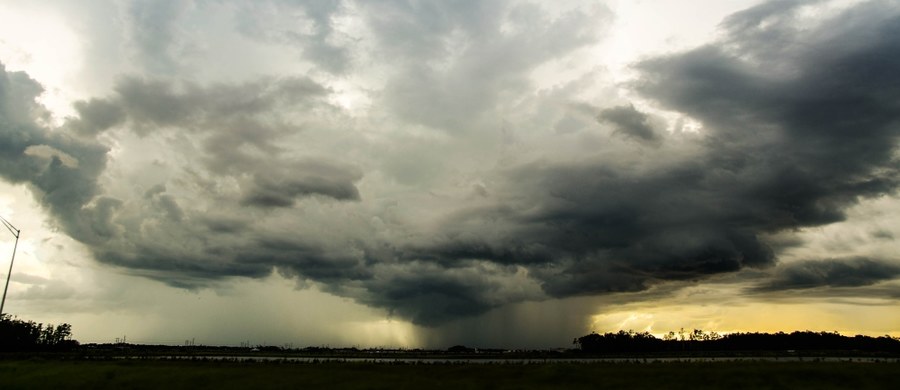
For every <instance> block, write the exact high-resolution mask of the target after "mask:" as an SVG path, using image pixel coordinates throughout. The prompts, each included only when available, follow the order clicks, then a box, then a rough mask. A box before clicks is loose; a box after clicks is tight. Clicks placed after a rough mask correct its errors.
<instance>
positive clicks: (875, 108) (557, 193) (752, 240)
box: [431, 2, 900, 296]
mask: <svg viewBox="0 0 900 390" xmlns="http://www.w3.org/2000/svg"><path fill="white" fill-rule="evenodd" d="M792 5H793V3H790V2H782V3H777V4H767V5H764V6H762V7H761V8H758V9H753V10H750V11H747V13H745V14H743V16H736V17H734V18H732V19H729V21H728V22H727V23H726V25H725V27H726V29H729V30H730V31H739V32H740V34H737V33H735V34H733V35H730V36H728V37H727V38H726V41H725V42H722V43H721V44H712V45H708V46H704V47H700V48H697V49H695V50H692V51H689V52H686V53H681V54H676V55H671V56H667V57H662V58H656V59H651V60H648V61H645V62H643V63H641V64H639V65H638V69H639V70H640V71H641V72H642V77H641V78H640V81H638V82H637V83H636V85H635V86H636V88H637V89H638V90H639V91H640V92H641V93H642V94H643V95H644V96H645V97H648V98H651V99H654V100H656V101H657V102H659V103H660V104H662V105H663V106H665V107H668V108H670V109H674V110H677V111H679V112H681V113H684V114H687V115H689V116H690V117H692V118H694V119H695V120H698V121H700V122H701V123H703V125H704V127H703V133H702V134H700V135H698V136H696V137H695V138H696V140H697V144H696V145H695V147H696V149H690V150H692V152H691V153H688V152H686V151H685V150H683V149H678V148H677V145H666V146H667V147H666V146H664V147H663V149H661V150H660V151H659V152H658V153H657V154H656V155H655V156H653V157H652V158H650V157H646V156H641V155H636V156H627V157H625V158H624V159H623V160H621V161H616V160H610V159H608V158H603V157H600V158H596V159H594V160H593V161H590V160H585V161H579V162H572V163H552V162H542V163H536V164H531V165H525V166H522V167H520V168H518V169H514V170H511V171H509V172H507V173H506V174H505V180H507V182H505V184H504V185H502V186H500V187H501V190H498V189H497V186H495V191H497V192H501V193H504V192H505V193H506V194H507V196H506V197H505V198H503V199H502V200H501V202H502V203H503V204H502V206H499V205H498V206H496V207H493V208H490V207H489V208H487V209H485V208H480V209H478V210H473V211H471V212H468V213H462V214H458V215H456V216H455V217H453V218H452V219H448V220H447V222H446V224H445V225H444V235H443V236H442V237H440V238H438V239H437V241H438V242H437V243H435V244H434V245H433V246H432V247H431V249H433V251H434V253H436V254H437V256H441V257H446V259H440V260H439V261H441V262H444V263H447V264H453V263H454V261H456V259H467V258H468V259H484V260H489V261H493V262H498V263H504V264H510V263H511V264H521V265H524V266H528V267H529V269H530V270H531V271H532V275H534V276H536V277H537V278H538V279H539V280H540V281H541V283H542V285H543V288H544V290H545V291H546V292H547V293H549V294H551V295H555V296H567V295H577V294H587V293H600V292H609V291H632V290H640V289H644V288H646V287H647V286H648V285H650V284H653V283H656V282H659V281H662V280H692V279H697V278H702V277H704V276H705V275H710V274H717V273H724V272H733V271H737V270H739V269H741V268H744V267H766V266H770V265H773V264H774V263H775V260H776V253H774V252H773V250H772V249H771V247H770V246H769V245H767V244H766V243H765V242H764V240H763V239H762V238H761V237H762V236H764V235H766V234H769V233H775V232H781V231H786V230H787V231H790V230H793V229H800V228H804V227H810V226H819V225H825V224H829V223H833V222H838V221H842V220H844V219H845V214H844V211H845V210H846V209H847V208H848V207H850V206H852V205H855V204H856V203H857V202H858V201H859V200H860V199H862V198H871V197H877V196H881V195H887V194H893V193H895V192H896V189H897V186H898V183H900V181H898V179H900V176H898V173H900V172H898V166H900V164H898V161H897V159H896V151H897V141H898V136H900V114H898V113H900V104H898V102H900V88H898V87H900V81H898V79H897V78H896V77H895V74H897V72H898V71H900V34H898V33H900V18H898V13H897V12H896V9H893V10H892V9H890V8H889V7H887V6H885V5H884V4H883V3H868V4H865V5H862V6H860V7H858V8H855V9H852V10H850V11H848V12H847V13H846V14H845V15H841V16H839V17H837V18H835V19H833V20H831V21H829V22H827V23H825V24H822V25H821V26H818V27H817V28H815V29H810V30H803V29H801V28H798V27H796V26H795V25H794V24H792V23H788V22H786V21H787V20H791V18H792V17H793V16H794V14H793V13H792V10H793V9H794V8H793V7H792ZM762 13H766V15H767V16H763V15H762ZM751 16H752V17H754V18H763V19H764V18H766V17H772V18H777V19H778V20H781V21H785V22H783V23H775V24H773V25H768V24H759V23H755V24H754V23H750V22H749V21H748V20H749V19H748V18H750V17H751ZM759 29H768V30H767V31H766V34H767V36H768V37H770V38H771V37H772V36H777V37H778V38H779V39H776V40H771V41H768V43H766V42H767V41H764V40H761V39H759V35H758V34H757V33H760V31H757V30H759ZM745 37H747V38H746V40H745V39H744V38H745ZM783 41H788V42H794V41H799V42H803V43H804V50H803V51H800V52H797V53H793V54H792V55H791V56H785V57H781V56H779V55H776V54H777V53H778V52H780V50H781V43H780V42H783ZM759 58H765V59H767V60H769V61H765V62H757V61H756V59H759ZM601 119H606V120H608V121H610V122H613V123H614V124H616V125H617V126H618V127H619V131H622V132H626V133H627V134H631V135H633V136H637V137H639V138H642V139H646V137H644V136H642V135H641V134H643V135H647V136H649V134H650V133H649V128H648V127H647V126H646V122H645V119H646V118H645V117H643V116H642V114H640V113H638V112H636V111H635V110H633V109H630V108H628V107H625V108H621V107H620V108H616V109H611V110H608V111H606V112H605V113H604V114H601ZM690 137H694V136H690ZM687 140H688V141H690V139H687ZM686 153H687V154H686ZM685 156H687V157H685ZM460 237H466V238H465V239H460ZM860 264H861V269H862V270H863V273H864V274H865V272H866V270H873V272H874V270H877V269H880V268H877V267H875V266H874V265H873V263H860ZM842 269H843V268H841V267H838V266H834V267H833V271H829V273H828V274H827V277H826V281H827V284H829V285H841V284H842V283H843V285H855V284H858V283H859V281H860V280H861V279H864V276H861V275H860V273H850V274H848V275H846V277H847V280H846V281H843V282H842V281H840V278H841V272H840V271H841V270H842ZM888 269H889V268H888ZM881 270H885V269H881ZM882 275H884V277H887V278H890V277H894V276H895V274H892V273H883V274H882Z"/></svg>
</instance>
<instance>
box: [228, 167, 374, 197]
mask: <svg viewBox="0 0 900 390" xmlns="http://www.w3.org/2000/svg"><path fill="white" fill-rule="evenodd" d="M361 178H362V173H360V172H359V171H357V170H356V169H354V168H352V167H349V166H343V165H339V164H335V163H330V162H323V161H305V162H298V163H294V164H292V166H290V167H289V168H287V169H281V172H278V171H273V170H267V171H265V172H257V173H255V174H254V175H253V186H252V188H249V189H248V190H247V191H246V193H245V194H244V198H243V199H242V201H241V203H242V204H244V205H252V206H259V207H290V206H292V205H293V204H294V201H295V199H296V198H298V197H303V196H308V195H324V196H328V197H331V198H334V199H337V200H359V191H358V190H357V189H356V186H355V185H353V183H354V182H356V181H358V180H359V179H361Z"/></svg>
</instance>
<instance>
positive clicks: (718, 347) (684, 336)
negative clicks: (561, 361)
mask: <svg viewBox="0 0 900 390" xmlns="http://www.w3.org/2000/svg"><path fill="white" fill-rule="evenodd" d="M574 344H575V345H577V346H578V347H579V348H580V350H581V351H583V352H588V353H631V352H678V351H729V352H737V351H864V352H887V353H900V339H898V338H893V337H890V336H880V337H870V336H863V335H856V336H852V337H850V336H844V335H841V334H840V333H838V332H813V331H795V332H791V333H785V332H777V333H730V334H726V335H720V334H718V333H716V332H705V331H703V330H700V329H694V330H692V331H689V332H686V331H684V330H683V329H682V330H680V331H678V332H669V333H667V334H666V335H664V336H663V338H661V339H660V338H657V337H656V336H654V335H652V334H650V333H649V332H635V331H633V330H628V331H624V330H620V331H618V332H615V333H612V332H609V333H604V334H598V333H591V334H589V335H585V336H581V337H578V338H576V339H575V340H574Z"/></svg>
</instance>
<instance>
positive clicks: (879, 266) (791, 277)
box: [756, 257, 900, 292]
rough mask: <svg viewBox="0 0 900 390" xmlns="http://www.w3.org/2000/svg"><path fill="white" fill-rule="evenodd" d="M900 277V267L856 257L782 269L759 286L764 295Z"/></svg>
mask: <svg viewBox="0 0 900 390" xmlns="http://www.w3.org/2000/svg"><path fill="white" fill-rule="evenodd" d="M898 276H900V265H896V264H892V263H888V262H883V261H878V260H873V259H868V258H862V257H854V258H849V259H826V260H819V261H803V262H799V263H790V264H786V265H783V266H779V267H778V268H776V270H775V277H773V278H772V279H771V280H769V281H767V282H765V283H764V284H762V285H760V286H758V287H756V290H757V291H760V292H772V291H781V290H798V289H811V288H817V287H860V286H868V285H872V284H875V283H878V282H883V281H886V280H892V279H895V278H897V277H898Z"/></svg>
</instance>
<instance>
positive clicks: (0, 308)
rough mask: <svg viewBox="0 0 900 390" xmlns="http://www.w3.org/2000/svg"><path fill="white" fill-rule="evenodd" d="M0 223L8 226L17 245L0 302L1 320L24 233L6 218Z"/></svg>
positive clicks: (14, 246)
mask: <svg viewBox="0 0 900 390" xmlns="http://www.w3.org/2000/svg"><path fill="white" fill-rule="evenodd" d="M0 221H2V222H3V226H6V228H7V229H9V232H10V233H12V235H13V236H15V237H16V243H15V244H14V245H13V253H12V259H10V260H9V273H7V274H6V286H4V287H3V300H2V301H0V318H2V316H3V306H4V305H6V290H8V289H9V278H10V276H12V269H13V263H14V262H15V261H16V249H18V248H19V235H20V234H21V233H22V231H21V230H19V229H16V227H15V226H13V224H11V223H9V221H7V220H6V218H3V217H0Z"/></svg>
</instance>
